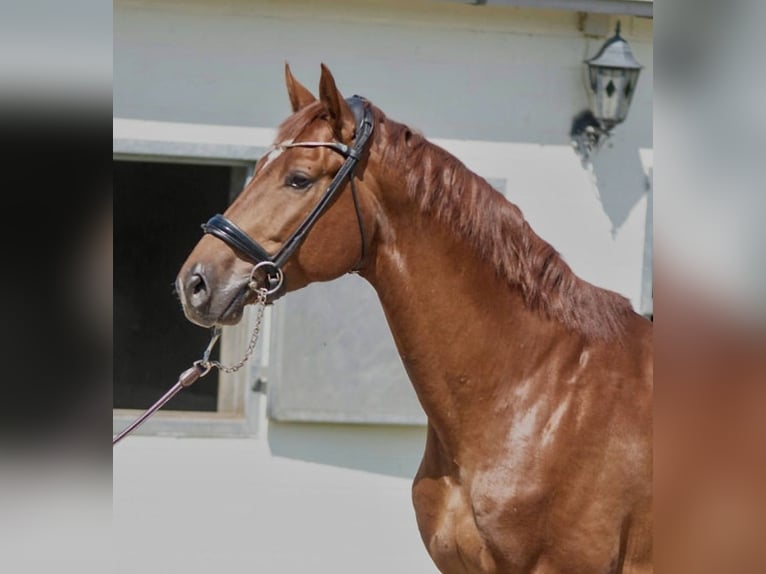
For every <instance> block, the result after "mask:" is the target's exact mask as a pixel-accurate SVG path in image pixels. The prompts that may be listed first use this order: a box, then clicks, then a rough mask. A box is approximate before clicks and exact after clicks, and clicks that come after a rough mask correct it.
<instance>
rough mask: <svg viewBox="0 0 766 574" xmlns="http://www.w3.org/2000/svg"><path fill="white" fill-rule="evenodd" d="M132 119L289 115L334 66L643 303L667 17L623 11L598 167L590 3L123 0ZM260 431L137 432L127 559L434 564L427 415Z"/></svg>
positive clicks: (149, 566) (196, 564) (119, 500)
mask: <svg viewBox="0 0 766 574" xmlns="http://www.w3.org/2000/svg"><path fill="white" fill-rule="evenodd" d="M114 13H115V26H114V38H115V68H114V114H115V117H117V118H125V119H139V120H155V121H162V122H181V123H192V124H216V125H230V126H245V127H252V128H274V127H275V126H276V125H277V124H278V123H279V121H281V120H282V119H283V118H284V117H285V116H286V115H287V113H288V111H289V110H288V103H287V98H286V95H285V91H284V81H283V65H284V61H285V60H288V61H289V62H290V63H291V65H292V67H293V71H294V73H295V74H296V76H297V77H298V78H299V79H301V80H302V81H303V82H304V83H305V84H306V85H307V86H309V87H310V88H315V86H316V83H317V81H318V77H319V62H325V63H326V64H328V65H329V66H330V68H331V69H332V70H333V72H334V74H335V77H336V80H337V81H338V84H339V87H340V89H341V90H342V91H343V92H344V93H345V94H346V95H352V94H354V93H359V94H361V95H365V96H367V97H369V98H370V99H371V100H373V102H375V103H376V104H377V105H379V106H380V107H381V108H382V109H383V110H384V111H385V112H386V113H387V114H388V115H389V116H390V117H392V118H394V119H397V120H400V121H403V122H405V123H408V124H410V125H411V126H412V127H415V128H417V129H420V130H421V131H423V132H424V134H425V135H426V136H427V137H429V138H432V139H436V140H437V141H438V143H440V144H441V145H443V146H444V147H446V148H447V149H449V150H450V151H452V152H453V153H455V154H456V155H458V156H459V157H460V158H461V159H463V161H465V162H466V164H467V165H468V166H469V167H470V168H472V169H474V170H476V171H477V172H478V173H480V174H481V175H483V176H485V177H488V178H492V179H493V180H503V181H504V185H505V192H506V194H507V196H508V197H509V199H511V201H513V202H515V203H517V204H518V205H519V206H520V207H521V208H522V210H523V211H524V213H525V215H526V216H527V218H528V219H529V221H530V223H531V224H532V226H533V228H535V230H536V231H537V232H538V233H539V234H540V235H541V236H542V237H544V238H545V239H547V240H548V241H549V242H551V243H552V244H553V245H554V246H555V247H556V248H557V249H559V250H560V251H561V252H562V253H563V255H564V256H565V257H566V259H567V260H568V261H569V262H570V264H571V265H572V267H573V268H574V269H575V271H576V272H578V273H579V274H581V275H582V276H583V277H585V278H586V279H588V280H590V281H592V282H594V283H597V284H599V285H603V286H605V287H608V288H611V289H615V290H617V291H619V292H622V293H623V294H625V295H626V296H628V297H629V298H630V299H631V301H633V302H634V305H636V306H637V307H638V305H639V301H640V300H641V286H642V275H643V273H644V272H645V269H644V265H645V264H644V245H645V233H646V225H645V224H646V206H647V189H646V181H647V180H646V173H647V171H648V170H649V168H650V167H651V166H650V165H647V163H646V160H644V161H643V162H642V160H641V157H644V158H651V153H648V151H647V150H651V148H652V108H651V106H652V103H651V102H652V68H651V61H652V44H651V40H652V38H651V34H652V32H651V29H652V28H651V21H647V20H641V19H632V18H622V21H623V31H624V35H625V36H626V37H627V39H628V40H629V41H630V43H631V46H632V47H633V49H634V53H635V55H636V57H637V58H638V59H639V60H640V61H641V62H642V63H644V64H645V65H646V69H645V70H644V71H643V72H642V76H641V79H640V81H639V85H638V92H637V93H636V96H635V99H634V103H633V106H632V109H631V112H630V115H629V117H628V120H627V121H626V123H625V124H624V125H622V126H619V127H618V128H617V130H616V131H615V134H614V136H613V138H612V140H611V142H610V143H609V144H608V146H607V147H605V148H604V149H602V150H601V152H600V154H599V155H598V156H597V157H596V159H595V161H594V166H593V171H592V172H591V171H588V170H586V169H584V168H583V167H582V165H581V164H580V162H579V159H578V158H577V156H576V155H575V154H574V152H573V151H572V149H571V147H570V145H569V137H568V132H569V128H570V125H571V120H572V117H573V116H574V115H575V114H576V113H577V112H579V111H580V110H581V109H583V108H585V107H586V99H585V92H584V88H583V83H582V60H583V59H584V58H586V57H588V56H589V55H592V54H593V53H594V52H595V51H596V50H597V48H598V46H599V45H600V44H601V42H602V41H603V40H602V39H587V38H585V37H584V36H583V34H582V32H580V31H579V29H578V16H577V14H576V13H574V12H551V11H541V10H534V9H512V8H507V7H493V6H483V7H478V6H467V5H461V4H458V3H454V4H452V3H436V4H434V3H428V2H401V1H394V2H382V1H377V0H376V1H355V2H350V1H349V2H323V3H317V2H290V3H286V2H276V1H272V2H244V1H242V2H238V1H231V0H228V1H225V2H183V3H181V2H171V1H151V2H145V1H133V0H131V1H124V0H118V1H117V2H116V4H115V9H114ZM259 424H260V431H259V434H258V437H257V438H246V439H244V438H243V439H197V438H194V439H192V438H184V439H174V438H166V437H133V438H129V439H126V440H125V441H124V443H123V444H121V445H120V447H119V448H117V449H115V452H114V531H115V535H116V536H115V542H114V556H115V566H116V571H117V572H121V573H122V572H124V573H129V572H130V573H132V572H137V571H142V572H184V573H185V574H191V573H195V572H206V573H209V572H211V571H213V572H237V571H252V572H269V573H271V572H279V573H282V572H285V573H299V572H300V573H303V572H333V573H339V574H341V573H349V574H350V573H354V574H356V573H365V574H377V573H380V574H383V573H393V572H397V573H398V572H402V573H404V572H407V573H409V572H413V573H420V572H423V573H426V572H435V569H434V567H433V566H432V565H431V563H430V559H429V558H428V556H427V554H426V552H425V549H424V548H423V545H422V543H421V541H420V538H419V535H418V533H417V528H416V524H415V518H414V512H413V510H412V505H411V502H410V483H411V477H412V476H413V475H414V473H415V471H416V469H417V465H418V462H419V457H420V454H421V453H422V448H423V442H424V429H423V428H422V427H408V426H402V427H397V426H384V425H366V426H365V425H334V424H306V423H303V424H298V423H275V422H273V421H269V420H268V419H267V418H266V417H265V416H263V417H262V418H261V419H260V422H259Z"/></svg>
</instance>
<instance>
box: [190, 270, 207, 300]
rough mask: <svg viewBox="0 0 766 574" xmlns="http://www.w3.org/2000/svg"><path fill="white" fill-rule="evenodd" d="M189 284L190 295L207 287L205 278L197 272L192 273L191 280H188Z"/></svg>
mask: <svg viewBox="0 0 766 574" xmlns="http://www.w3.org/2000/svg"><path fill="white" fill-rule="evenodd" d="M189 286H190V287H191V288H192V295H197V294H198V293H199V292H200V291H205V290H206V289H207V285H205V278H204V277H202V275H199V274H198V273H195V274H194V275H192V278H191V281H189Z"/></svg>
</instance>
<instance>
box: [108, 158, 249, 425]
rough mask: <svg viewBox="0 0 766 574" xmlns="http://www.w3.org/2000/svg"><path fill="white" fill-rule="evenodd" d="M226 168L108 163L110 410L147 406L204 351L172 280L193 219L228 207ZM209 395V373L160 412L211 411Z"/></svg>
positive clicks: (196, 229) (192, 232)
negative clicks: (111, 244) (111, 294)
mask: <svg viewBox="0 0 766 574" xmlns="http://www.w3.org/2000/svg"><path fill="white" fill-rule="evenodd" d="M233 172H234V170H233V169H232V168H231V167H228V166H210V165H191V164H170V163H154V162H133V161H115V162H114V201H115V203H114V226H115V229H114V261H115V267H114V297H115V299H114V303H115V307H114V329H115V331H114V334H115V341H114V345H115V347H114V348H115V359H114V393H113V396H114V401H113V404H114V408H131V409H145V408H147V407H148V406H149V405H151V404H152V403H153V402H154V401H155V400H157V399H158V398H159V397H160V396H161V395H162V394H163V393H164V392H165V391H166V390H167V389H169V388H170V386H171V385H172V384H173V383H175V381H176V378H177V376H178V374H179V372H180V371H182V370H184V369H186V368H188V367H189V366H190V365H191V363H192V362H193V361H195V360H196V359H198V358H199V356H200V354H201V353H202V351H203V350H204V348H205V346H206V344H207V342H208V340H209V335H210V333H209V331H208V330H206V329H203V328H201V327H198V326H196V325H193V324H192V323H190V322H189V321H187V319H186V318H185V317H184V314H183V311H182V310H181V304H180V302H179V300H178V297H177V296H176V294H175V290H174V281H175V278H176V274H177V273H178V270H179V269H180V267H181V265H182V264H183V262H184V261H185V259H186V257H187V256H188V254H189V253H190V252H191V250H192V249H193V248H194V246H195V245H196V243H197V241H199V239H200V237H201V236H202V235H201V233H202V232H201V230H200V224H201V223H202V222H204V221H206V220H207V219H208V218H209V217H210V216H211V215H213V214H215V213H221V212H223V211H224V209H225V208H226V206H227V205H228V203H229V199H230V198H229V189H230V186H231V181H230V180H231V178H232V177H233ZM216 355H217V351H216ZM217 395H218V383H217V377H216V376H215V373H211V374H210V375H208V376H207V377H205V378H203V379H201V380H200V381H198V382H197V383H196V384H195V385H193V386H192V387H189V388H188V389H184V390H183V392H181V393H179V394H178V395H177V396H176V397H175V398H174V399H173V400H172V401H171V402H170V403H168V405H167V406H166V407H165V408H164V409H165V410H193V411H215V410H216V408H217Z"/></svg>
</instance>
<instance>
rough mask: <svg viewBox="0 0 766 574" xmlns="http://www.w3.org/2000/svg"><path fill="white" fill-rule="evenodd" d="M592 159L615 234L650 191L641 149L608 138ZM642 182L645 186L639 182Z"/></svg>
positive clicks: (600, 197) (597, 187)
mask: <svg viewBox="0 0 766 574" xmlns="http://www.w3.org/2000/svg"><path fill="white" fill-rule="evenodd" d="M590 159H591V165H592V170H593V171H592V173H593V177H594V180H595V181H594V183H595V186H596V189H597V190H598V194H599V200H600V202H601V206H602V208H603V210H604V213H605V214H606V215H607V217H609V221H610V223H611V225H612V237H615V236H616V235H617V233H619V231H620V228H621V227H622V225H623V224H624V223H625V221H626V220H627V219H628V216H629V215H630V212H631V211H633V209H634V208H635V206H636V204H637V203H638V202H640V201H641V199H642V198H643V197H644V196H645V195H646V194H647V192H648V190H649V183H648V179H647V178H648V176H647V174H646V171H645V168H644V166H643V165H642V163H641V158H640V155H639V152H638V150H637V149H636V148H635V147H634V146H630V145H627V143H626V142H624V141H620V140H619V139H618V140H617V141H608V142H607V143H606V145H604V147H603V148H601V149H600V150H599V151H597V152H596V153H595V154H594V155H593V156H591V158H590ZM639 181H643V182H644V185H636V183H635V182H639Z"/></svg>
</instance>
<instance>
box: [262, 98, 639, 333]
mask: <svg viewBox="0 0 766 574" xmlns="http://www.w3.org/2000/svg"><path fill="white" fill-rule="evenodd" d="M372 109H373V113H374V114H375V123H376V130H375V133H376V134H377V137H384V138H385V142H384V143H383V145H382V146H381V150H382V154H383V162H384V163H385V164H389V165H398V166H401V171H402V173H406V174H407V175H406V184H405V185H406V192H407V194H408V195H409V197H410V198H411V199H412V200H413V201H414V202H415V204H416V205H417V206H418V207H419V209H420V211H421V213H423V214H424V215H427V216H429V217H433V218H435V219H436V220H437V221H440V222H441V223H443V224H444V225H446V226H448V227H449V229H450V230H451V231H452V232H453V233H454V234H455V235H457V236H459V237H462V238H463V239H465V240H466V241H467V242H468V244H469V245H470V246H471V247H472V248H473V249H474V250H475V252H476V253H477V254H478V256H479V257H480V258H481V259H482V260H484V261H486V262H487V263H488V264H490V265H492V266H493V267H494V268H495V270H496V273H497V275H498V277H500V278H504V279H505V280H506V281H507V283H508V284H509V286H511V287H513V288H518V289H519V290H520V291H521V294H522V297H523V300H524V302H525V303H526V305H527V307H529V308H530V309H532V310H535V311H537V312H540V313H541V314H543V315H544V316H545V317H547V318H550V319H554V320H558V321H560V322H561V323H562V324H564V325H565V326H566V327H567V328H569V329H572V330H575V331H578V332H580V333H582V334H583V335H585V336H587V337H588V338H591V339H610V338H614V337H617V336H619V335H620V334H621V333H622V332H623V331H624V328H625V324H626V320H627V317H628V316H629V315H630V314H631V313H632V307H631V305H630V302H629V301H628V300H627V299H626V298H625V297H622V296H621V295H619V294H617V293H615V292H613V291H609V290H606V289H602V288H600V287H596V286H595V285H592V284H590V283H588V282H587V281H584V280H583V279H581V278H580V277H578V276H577V275H575V273H574V272H573V271H572V269H571V268H570V267H569V265H567V263H566V262H565V261H564V259H563V258H562V257H561V255H560V254H559V253H558V252H557V251H556V250H555V249H554V248H553V247H552V246H551V245H550V244H549V243H548V242H546V241H544V240H543V239H542V238H540V237H539V236H538V235H537V234H536V233H535V232H534V231H533V230H532V228H531V227H530V225H529V224H528V223H527V221H526V220H525V219H524V216H523V215H522V212H521V210H520V209H519V208H518V207H517V206H516V205H514V204H513V203H511V202H510V201H509V200H508V199H506V198H505V196H503V195H502V194H501V193H500V192H498V191H497V190H495V189H494V188H493V187H492V186H491V185H490V184H489V183H487V181H486V180H485V179H484V178H482V177H480V176H478V175H477V174H475V173H474V172H472V171H471V170H469V169H468V168H467V167H466V166H465V165H464V164H463V163H462V162H461V161H460V160H459V159H457V158H456V157H455V156H453V155H452V154H450V153H449V152H447V151H446V150H444V149H442V148H440V147H439V146H437V145H435V144H433V143H431V142H429V141H428V140H427V139H426V138H425V137H423V136H422V135H421V134H419V133H417V132H416V131H414V130H412V129H410V128H409V127H407V126H406V125H403V124H400V123H397V122H394V121H392V120H390V119H388V118H387V117H386V116H385V114H384V113H383V112H382V111H381V110H380V109H378V108H376V107H374V106H373V107H372ZM326 114H327V109H326V108H325V106H324V105H323V104H322V103H321V102H319V101H317V102H314V103H312V104H310V105H308V106H306V107H304V108H302V109H301V110H299V111H298V112H296V113H295V114H293V115H291V116H290V117H289V118H287V119H286V120H285V121H284V122H283V123H282V124H281V125H280V127H279V129H278V136H277V141H283V140H285V139H289V138H295V137H297V136H298V135H299V134H300V132H301V131H302V130H303V128H305V127H306V126H307V125H309V124H310V123H311V122H313V121H314V120H316V119H318V118H321V117H323V116H325V115H326ZM380 134H384V135H383V136H381V135H380Z"/></svg>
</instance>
